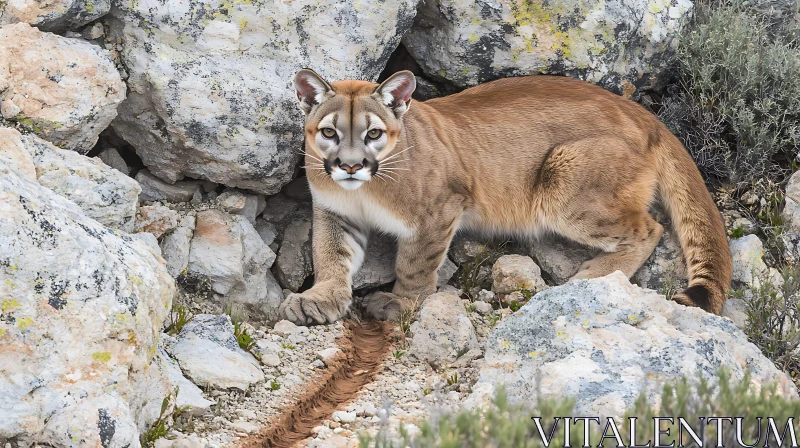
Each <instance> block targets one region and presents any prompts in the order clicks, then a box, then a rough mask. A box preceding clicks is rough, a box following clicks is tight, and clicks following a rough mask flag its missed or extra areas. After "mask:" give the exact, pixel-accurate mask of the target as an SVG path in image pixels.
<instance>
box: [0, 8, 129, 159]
mask: <svg viewBox="0 0 800 448" xmlns="http://www.w3.org/2000/svg"><path fill="white" fill-rule="evenodd" d="M21 3H26V2H25V1H24V0H23V1H22V2H21ZM37 3H38V2H37ZM42 3H44V2H42ZM57 3H60V2H57ZM103 3H104V2H102V1H101V2H100V5H102V4H103ZM13 4H18V3H17V2H13ZM105 4H106V5H107V4H108V2H105ZM7 5H8V3H6V2H4V4H3V6H7ZM100 5H98V6H100ZM3 17H5V14H3ZM0 61H5V63H4V64H3V65H2V66H0V103H2V106H3V110H5V111H6V113H8V111H9V110H10V109H14V110H16V111H18V112H17V113H16V114H15V115H14V116H12V117H9V116H6V113H4V115H3V116H4V118H6V119H7V120H10V121H15V122H17V123H18V124H19V125H20V126H22V127H23V128H26V129H28V130H29V131H31V132H34V133H36V134H37V135H39V136H40V137H42V138H44V139H45V140H47V141H50V142H52V143H54V144H56V145H57V146H59V147H62V148H66V149H71V150H75V151H79V152H81V153H84V154H85V153H87V152H89V150H91V149H92V147H93V146H94V144H95V142H97V137H98V135H99V134H100V132H101V131H102V130H103V129H105V128H107V127H108V125H109V123H111V120H113V119H114V117H115V116H116V115H117V106H118V105H119V104H120V102H121V101H122V100H123V99H125V84H124V83H123V82H122V79H120V76H119V73H118V72H117V69H116V67H115V66H114V63H113V62H112V61H111V58H110V57H109V55H108V52H106V51H105V50H103V49H101V48H100V47H99V46H97V45H94V44H91V43H89V42H86V41H83V40H80V39H68V38H65V37H61V36H59V35H56V34H51V33H43V32H41V31H39V30H38V29H36V28H33V27H31V26H29V25H27V24H25V23H17V24H14V25H6V26H1V27H0Z"/></svg>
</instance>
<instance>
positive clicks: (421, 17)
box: [403, 0, 692, 94]
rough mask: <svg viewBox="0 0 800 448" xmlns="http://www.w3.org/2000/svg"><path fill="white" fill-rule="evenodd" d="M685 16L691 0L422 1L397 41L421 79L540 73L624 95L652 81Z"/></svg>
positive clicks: (477, 79) (466, 81) (470, 80)
mask: <svg viewBox="0 0 800 448" xmlns="http://www.w3.org/2000/svg"><path fill="white" fill-rule="evenodd" d="M691 10H692V2H691V0H655V1H650V2H645V1H639V0H609V1H601V0H554V1H550V2H542V1H516V0H500V1H495V2H488V1H476V0H428V1H425V2H421V3H420V6H419V10H418V16H417V19H416V21H415V24H414V27H413V28H412V29H411V31H409V33H408V34H406V35H405V37H403V43H404V45H405V46H406V48H407V49H408V51H409V52H410V53H411V55H412V56H413V57H414V59H415V60H416V61H417V62H418V63H419V64H420V66H421V67H422V69H423V70H424V71H425V73H426V74H427V75H429V76H431V77H433V78H435V79H440V80H441V79H446V80H449V81H452V82H453V83H455V84H456V85H458V86H460V87H466V86H472V85H476V84H479V83H482V82H486V81H490V80H492V79H497V78H501V77H508V76H519V75H528V74H539V73H548V74H567V75H570V76H573V77H576V78H580V79H584V80H586V81H590V82H593V83H596V84H599V85H601V86H603V87H606V88H608V89H611V90H613V91H615V92H623V91H624V92H625V93H627V94H630V93H631V92H632V91H633V87H634V86H635V87H641V86H645V85H650V84H652V83H653V82H654V81H655V80H656V79H657V78H658V75H659V73H660V71H661V70H662V69H663V68H665V66H666V63H667V60H668V58H667V57H666V56H667V52H668V51H669V49H670V46H671V43H672V42H673V40H674V38H675V36H676V34H677V33H678V32H679V31H680V29H681V28H682V26H683V25H684V24H685V23H686V22H687V21H688V18H689V16H690V13H691Z"/></svg>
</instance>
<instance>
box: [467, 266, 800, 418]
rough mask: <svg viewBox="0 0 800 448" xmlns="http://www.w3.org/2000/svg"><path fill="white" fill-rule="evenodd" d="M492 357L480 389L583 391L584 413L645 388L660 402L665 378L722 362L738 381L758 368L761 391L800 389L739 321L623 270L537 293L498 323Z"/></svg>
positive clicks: (622, 402)
mask: <svg viewBox="0 0 800 448" xmlns="http://www.w3.org/2000/svg"><path fill="white" fill-rule="evenodd" d="M485 359H486V364H485V365H484V367H482V368H481V373H480V378H479V380H478V384H476V386H475V387H474V390H484V389H487V388H485V387H482V385H485V384H490V385H491V386H493V387H498V386H500V385H502V386H504V387H505V388H506V390H507V391H508V392H509V394H508V398H509V399H510V400H511V401H513V402H515V403H535V402H536V399H537V397H538V396H540V394H541V396H543V397H559V398H563V397H575V398H576V400H577V401H576V405H575V412H576V413H579V414H581V415H598V416H621V415H622V414H623V413H624V412H625V411H626V410H627V409H628V408H630V406H631V405H632V404H633V402H634V401H635V400H636V398H637V397H638V396H639V394H640V393H641V392H644V393H645V394H646V396H647V399H648V402H649V403H653V404H656V405H657V404H658V402H659V400H660V397H661V387H662V385H663V383H664V382H665V381H670V380H674V379H679V378H680V377H681V376H686V377H690V378H695V377H697V376H698V375H699V376H703V377H705V378H706V379H708V380H710V381H714V380H715V379H716V378H717V369H719V368H720V366H725V367H727V368H728V369H729V371H730V373H731V377H732V380H733V381H738V380H741V379H742V378H743V377H744V375H745V373H747V372H749V373H750V374H751V375H752V377H751V380H750V381H751V383H752V386H753V387H755V388H756V390H758V388H759V387H761V385H762V384H767V383H771V382H774V383H776V385H777V392H778V393H780V394H783V395H785V396H787V397H792V396H796V395H797V390H796V388H795V386H794V384H793V383H792V381H791V379H789V377H788V376H787V375H786V374H785V373H783V372H781V371H779V370H778V369H777V368H776V367H775V365H774V364H773V363H772V362H771V361H770V360H769V359H767V358H766V357H765V356H764V355H763V354H762V353H761V352H760V351H759V349H758V348H757V347H756V346H755V345H753V344H752V343H750V342H748V341H747V336H746V335H745V334H744V333H743V332H742V331H741V330H739V329H738V328H736V326H735V325H734V324H733V322H731V321H730V320H728V319H725V318H722V317H719V316H715V315H712V314H708V313H706V312H705V311H703V310H701V309H699V308H687V307H685V306H682V305H678V304H676V303H675V302H668V301H666V300H665V299H664V296H662V295H659V294H656V293H655V292H652V291H647V290H643V289H641V288H639V287H638V286H634V285H631V284H630V283H629V282H628V279H627V278H625V275H624V274H622V273H621V272H619V271H617V272H615V273H613V274H610V275H608V276H606V277H601V278H597V279H592V280H577V281H573V282H570V283H568V284H566V285H563V286H557V287H554V288H550V289H548V290H546V291H544V292H541V293H539V294H537V295H536V296H534V297H533V298H532V299H531V300H530V301H529V302H528V303H527V304H526V305H525V306H523V307H522V308H521V309H520V310H519V311H517V312H516V313H514V314H513V315H511V316H509V317H507V318H505V319H503V320H502V321H501V322H500V323H499V324H498V325H497V326H496V327H495V328H494V330H492V332H491V334H490V335H489V339H488V340H487V343H486V355H485ZM491 386H490V387H488V389H491V388H492V387H491ZM512 391H513V392H512Z"/></svg>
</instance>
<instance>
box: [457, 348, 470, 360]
mask: <svg viewBox="0 0 800 448" xmlns="http://www.w3.org/2000/svg"><path fill="white" fill-rule="evenodd" d="M468 351H469V347H461V348H460V349H458V350H457V351H456V359H458V358H460V357H462V356H464V355H466V354H467V352H468Z"/></svg>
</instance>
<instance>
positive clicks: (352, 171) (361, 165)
mask: <svg viewBox="0 0 800 448" xmlns="http://www.w3.org/2000/svg"><path fill="white" fill-rule="evenodd" d="M366 164H367V159H364V160H363V161H362V162H361V163H358V164H355V165H348V164H346V163H339V168H341V169H343V170H345V171H346V172H347V174H356V171H358V170H360V169H361V168H364V165H366Z"/></svg>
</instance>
